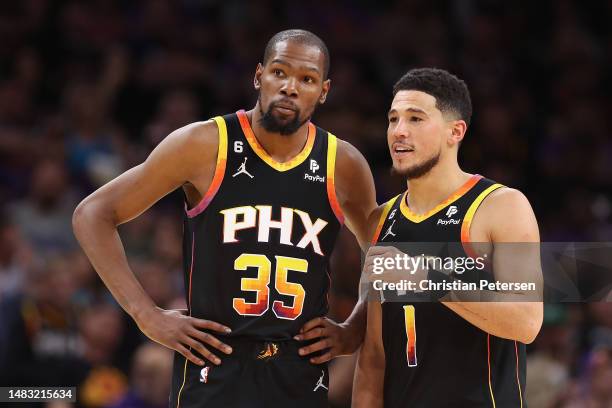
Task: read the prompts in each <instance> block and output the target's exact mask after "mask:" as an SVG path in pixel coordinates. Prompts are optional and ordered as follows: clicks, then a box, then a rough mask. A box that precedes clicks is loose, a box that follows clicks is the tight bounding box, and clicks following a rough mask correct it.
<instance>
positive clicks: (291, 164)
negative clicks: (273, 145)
mask: <svg viewBox="0 0 612 408" xmlns="http://www.w3.org/2000/svg"><path fill="white" fill-rule="evenodd" d="M236 114H237V115H238V120H239V121H240V126H241V127H242V131H243V132H244V136H245V137H246V140H247V142H248V143H249V145H250V146H251V148H252V149H253V151H254V152H255V154H257V156H259V158H260V159H261V160H263V161H264V162H265V163H266V164H268V165H269V166H270V167H272V168H273V169H275V170H277V171H287V170H291V169H293V168H295V167H297V166H299V165H300V164H302V163H303V162H304V160H306V158H307V157H308V156H309V155H310V152H311V151H312V147H313V146H314V142H315V135H316V133H317V132H316V128H315V126H314V125H313V124H312V123H310V122H309V123H308V136H307V138H306V144H305V145H304V148H303V149H302V151H301V152H299V153H298V154H297V155H296V156H295V157H293V158H292V159H291V160H289V161H286V162H282V163H281V162H278V161H276V160H274V159H273V158H272V157H271V156H270V155H269V154H268V152H266V150H265V149H264V148H263V147H262V146H261V144H259V141H258V140H257V137H255V134H254V133H253V129H252V128H251V124H250V123H249V118H248V117H247V115H246V112H245V111H243V110H241V111H238V112H237V113H236Z"/></svg>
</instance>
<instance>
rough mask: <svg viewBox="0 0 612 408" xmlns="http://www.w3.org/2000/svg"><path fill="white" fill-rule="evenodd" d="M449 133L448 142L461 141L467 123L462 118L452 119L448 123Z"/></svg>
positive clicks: (455, 142)
mask: <svg viewBox="0 0 612 408" xmlns="http://www.w3.org/2000/svg"><path fill="white" fill-rule="evenodd" d="M450 125H451V127H450V134H449V136H448V143H449V144H450V145H456V144H459V143H461V141H462V140H463V137H464V136H465V132H466V131H467V123H465V121H464V120H454V121H452V122H451V123H450Z"/></svg>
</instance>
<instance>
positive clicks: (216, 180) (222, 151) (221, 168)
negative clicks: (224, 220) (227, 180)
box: [185, 116, 227, 218]
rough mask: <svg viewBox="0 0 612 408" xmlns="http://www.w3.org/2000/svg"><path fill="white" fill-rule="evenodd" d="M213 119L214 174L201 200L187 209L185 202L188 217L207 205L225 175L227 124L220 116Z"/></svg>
mask: <svg viewBox="0 0 612 408" xmlns="http://www.w3.org/2000/svg"><path fill="white" fill-rule="evenodd" d="M213 120H214V121H215V123H216V124H217V129H218V130H219V150H218V152H217V164H216V166H215V174H214V176H213V179H212V182H211V183H210V186H209V187H208V190H207V191H206V194H204V197H202V200H200V202H199V203H198V204H197V205H196V206H195V207H193V208H192V209H188V208H187V204H185V211H186V212H187V216H188V217H189V218H193V217H195V216H196V215H198V214H200V213H201V212H202V211H204V210H205V209H206V207H208V204H210V202H211V201H212V199H213V198H214V197H215V194H217V191H219V187H221V182H222V181H223V176H224V175H225V167H226V165H227V126H226V125H225V120H224V119H223V118H222V117H221V116H216V117H214V118H213Z"/></svg>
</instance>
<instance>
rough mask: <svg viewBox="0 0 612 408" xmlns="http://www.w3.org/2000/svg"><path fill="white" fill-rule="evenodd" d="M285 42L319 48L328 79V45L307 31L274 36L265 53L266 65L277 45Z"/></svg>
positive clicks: (324, 72) (282, 32)
mask: <svg viewBox="0 0 612 408" xmlns="http://www.w3.org/2000/svg"><path fill="white" fill-rule="evenodd" d="M283 41H293V42H296V43H298V44H301V45H307V46H311V47H317V48H318V49H319V50H320V51H321V53H323V79H327V74H329V50H328V49H327V45H325V43H324V42H323V40H322V39H320V38H319V37H317V36H316V35H314V34H313V33H311V32H310V31H306V30H285V31H281V32H280V33H276V34H274V36H273V37H272V38H270V41H268V44H267V45H266V49H265V51H264V56H263V63H264V65H265V64H266V63H267V62H268V60H269V59H270V57H271V56H272V52H273V50H274V47H276V44H278V43H280V42H283Z"/></svg>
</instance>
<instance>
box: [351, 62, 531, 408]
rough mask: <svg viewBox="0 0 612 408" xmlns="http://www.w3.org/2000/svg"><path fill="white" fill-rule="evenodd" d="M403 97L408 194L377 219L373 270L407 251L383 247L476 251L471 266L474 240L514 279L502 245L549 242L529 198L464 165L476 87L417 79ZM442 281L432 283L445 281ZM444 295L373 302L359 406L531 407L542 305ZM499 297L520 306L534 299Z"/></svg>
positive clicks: (405, 86) (398, 122) (401, 162)
mask: <svg viewBox="0 0 612 408" xmlns="http://www.w3.org/2000/svg"><path fill="white" fill-rule="evenodd" d="M393 95H394V97H393V101H392V103H391V109H390V110H389V114H388V122H389V125H388V131H387V141H388V145H389V150H390V153H391V157H392V160H393V167H394V170H395V171H396V172H398V173H400V174H402V175H404V176H405V177H406V179H407V186H408V188H407V190H406V191H405V192H404V193H402V194H400V195H398V196H397V197H395V198H393V199H392V200H390V201H389V202H388V203H387V204H385V205H383V206H381V207H379V208H378V209H377V210H376V212H378V213H379V214H380V215H379V221H378V228H377V229H376V233H375V236H374V238H373V243H374V244H375V245H376V244H377V243H379V244H378V245H377V246H373V247H372V248H370V250H369V251H368V256H367V257H366V260H365V264H366V266H365V269H366V270H367V269H368V268H370V266H371V265H372V264H373V259H374V258H375V257H390V256H391V257H393V256H394V255H395V254H397V253H398V249H396V248H393V247H386V246H382V245H383V244H384V243H386V242H451V243H452V242H457V243H462V244H464V245H465V247H466V249H465V250H464V249H461V251H466V252H463V253H462V254H460V255H462V256H464V257H465V256H467V255H468V253H467V252H472V251H471V250H470V249H469V248H470V245H468V244H469V242H478V243H483V244H482V245H479V246H478V250H479V251H480V252H479V253H478V254H480V255H483V256H484V255H485V254H487V255H488V256H490V257H491V258H492V259H493V260H494V261H493V262H492V269H493V274H494V276H495V279H496V280H499V281H507V280H512V277H513V274H516V271H515V269H518V268H516V267H517V266H519V267H521V266H522V265H517V263H515V262H512V258H511V257H512V256H513V254H512V252H511V251H509V250H507V249H505V248H506V247H505V246H504V245H499V244H500V243H506V242H538V241H539V233H538V226H537V222H536V219H535V216H534V214H533V211H532V209H531V206H530V204H529V202H528V201H527V199H526V198H525V196H524V195H523V194H521V193H520V192H519V191H517V190H513V189H511V188H507V187H504V186H502V185H500V184H498V183H496V182H494V181H491V180H489V179H487V178H484V177H482V176H480V175H474V174H468V173H466V172H464V171H462V170H461V168H460V167H459V165H458V162H457V151H458V148H459V144H460V143H461V141H462V140H463V138H464V136H465V132H466V129H467V127H468V125H469V123H470V117H471V113H472V112H471V111H472V107H471V102H470V96H469V92H468V89H467V87H466V85H465V83H464V82H463V81H462V80H460V79H458V78H457V77H456V76H454V75H452V74H450V73H448V72H446V71H444V70H439V69H429V68H424V69H415V70H411V71H409V72H408V73H407V74H406V75H404V76H403V77H402V78H401V79H400V80H399V81H398V82H397V83H396V84H395V87H394V89H393ZM449 220H452V221H449ZM457 246H458V247H459V248H463V246H462V245H457ZM531 246H533V247H534V248H537V247H536V246H535V245H531ZM443 247H444V246H439V247H438V248H443ZM473 249H474V250H475V247H474V248H473ZM478 254H473V253H472V254H470V255H472V256H476V255H478ZM425 255H436V256H440V254H430V253H425ZM455 256H457V254H455ZM538 257H539V253H538V255H536V258H538ZM491 258H489V259H491ZM508 266H510V267H508ZM537 270H538V268H536V271H537ZM366 272H367V271H366ZM420 273H421V274H423V273H425V272H423V271H421V272H420ZM436 273H438V274H440V273H441V272H440V271H435V272H433V274H432V273H428V274H427V275H425V278H427V277H428V278H429V280H431V281H434V282H438V281H441V280H444V278H440V277H439V276H436V275H435V274H436ZM444 276H446V275H444ZM515 277H516V276H515ZM451 278H452V275H451V276H449V282H450V279H451ZM535 278H536V280H537V276H536V277H535ZM434 294H435V295H436V296H437V298H438V300H439V301H435V299H434V301H430V302H415V303H412V304H407V303H406V302H401V301H395V302H394V301H388V299H387V300H385V301H383V302H382V305H381V302H377V301H370V302H368V313H367V333H366V337H365V341H364V344H363V346H362V349H361V351H360V355H359V360H358V366H357V371H356V376H355V384H354V387H353V406H354V407H368V408H371V407H382V406H385V407H445V408H449V407H458V408H459V407H461V408H464V407H497V408H501V407H524V406H525V398H524V396H525V343H530V342H531V341H533V339H534V338H535V336H536V335H537V333H538V331H539V328H540V325H541V322H542V304H541V303H539V302H488V303H485V302H461V301H455V300H461V297H460V296H458V294H457V293H454V292H452V291H451V292H445V291H441V292H437V293H436V292H434ZM496 295H498V296H499V298H498V299H500V300H504V296H512V299H516V300H520V299H521V296H523V295H524V293H517V292H514V293H512V294H506V293H496ZM530 299H533V298H530ZM396 300H397V299H396ZM400 300H401V299H400Z"/></svg>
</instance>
